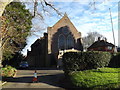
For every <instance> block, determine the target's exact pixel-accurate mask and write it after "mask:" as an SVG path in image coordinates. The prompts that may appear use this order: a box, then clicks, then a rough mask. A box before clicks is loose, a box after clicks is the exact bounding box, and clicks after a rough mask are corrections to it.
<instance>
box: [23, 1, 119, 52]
mask: <svg viewBox="0 0 120 90" xmlns="http://www.w3.org/2000/svg"><path fill="white" fill-rule="evenodd" d="M49 1H50V2H51V3H52V4H53V5H54V7H55V8H57V9H58V10H59V11H60V12H61V13H62V15H63V14H64V13H65V12H66V13H67V14H68V17H69V18H70V20H71V21H72V23H73V24H74V26H75V27H76V28H77V30H78V31H79V32H81V33H82V37H84V36H86V35H87V33H88V32H94V31H97V32H98V33H100V34H102V35H103V36H105V37H106V38H107V40H108V42H111V43H113V35H112V27H111V20H110V12H109V8H110V9H111V14H112V18H113V28H114V32H115V39H116V45H118V1H119V0H84V1H82V0H66V1H65V0H61V2H59V1H60V0H54V1H53V2H52V0H49ZM55 1H56V2H55ZM93 1H96V3H95V5H94V4H93V3H94V2H93ZM98 1H99V2H98ZM26 6H27V8H28V9H29V10H30V11H31V12H33V4H32V3H31V4H26ZM46 8H47V9H48V10H49V12H50V13H45V14H44V21H43V20H41V18H40V17H39V16H36V17H35V18H34V19H33V20H32V22H33V25H32V26H33V27H32V29H31V30H32V31H38V32H35V33H34V34H32V36H29V37H28V39H27V44H28V45H27V46H26V48H25V49H24V50H23V54H26V51H27V49H29V50H30V46H31V44H32V43H34V41H35V40H36V39H38V38H40V37H42V35H43V33H44V32H47V27H48V26H53V25H54V24H55V23H56V22H57V21H58V20H59V19H60V18H62V17H60V16H58V15H57V14H56V12H55V11H54V10H52V9H49V8H48V7H46ZM38 12H40V13H42V14H43V12H42V9H41V6H40V5H39V6H38Z"/></svg>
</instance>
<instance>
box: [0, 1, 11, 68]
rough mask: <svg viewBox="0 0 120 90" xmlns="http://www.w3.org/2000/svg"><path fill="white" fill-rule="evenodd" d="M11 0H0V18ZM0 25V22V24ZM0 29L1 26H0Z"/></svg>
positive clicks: (0, 47)
mask: <svg viewBox="0 0 120 90" xmlns="http://www.w3.org/2000/svg"><path fill="white" fill-rule="evenodd" d="M12 1H13V0H0V17H2V14H3V12H4V9H5V7H6V6H7V5H8V4H9V3H10V2H12ZM0 25H1V22H0ZM0 27H1V26H0ZM1 31H2V30H0V68H1V67H2V64H1V62H2V46H1V45H2V33H1Z"/></svg>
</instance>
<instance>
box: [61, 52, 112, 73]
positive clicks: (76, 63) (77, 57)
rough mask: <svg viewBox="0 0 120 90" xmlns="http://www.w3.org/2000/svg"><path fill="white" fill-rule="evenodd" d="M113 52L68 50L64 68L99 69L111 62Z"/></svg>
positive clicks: (74, 69)
mask: <svg viewBox="0 0 120 90" xmlns="http://www.w3.org/2000/svg"><path fill="white" fill-rule="evenodd" d="M110 58H111V54H110V53H109V52H100V51H92V52H91V51H89V52H68V53H65V54H64V55H63V70H64V71H65V73H69V72H70V71H79V70H88V69H97V68H101V67H104V66H107V65H108V64H109V61H110Z"/></svg>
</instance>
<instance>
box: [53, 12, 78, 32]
mask: <svg viewBox="0 0 120 90" xmlns="http://www.w3.org/2000/svg"><path fill="white" fill-rule="evenodd" d="M65 20H66V21H67V22H69V23H70V24H71V25H72V26H73V27H74V28H75V29H76V27H75V26H74V25H73V23H72V22H71V20H70V19H69V17H68V15H67V13H65V14H64V16H63V17H62V18H61V19H60V20H59V21H58V22H57V23H55V24H54V25H53V26H52V27H53V28H54V27H55V26H56V25H58V24H59V23H61V22H64V21H65ZM76 30H77V29H76Z"/></svg>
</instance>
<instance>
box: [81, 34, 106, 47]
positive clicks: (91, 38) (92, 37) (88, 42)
mask: <svg viewBox="0 0 120 90" xmlns="http://www.w3.org/2000/svg"><path fill="white" fill-rule="evenodd" d="M98 37H102V38H105V37H104V36H103V35H101V34H99V33H98V32H88V33H87V36H86V37H83V47H84V49H87V48H88V47H89V46H90V45H92V44H93V43H94V42H95V40H96V39H98Z"/></svg>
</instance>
